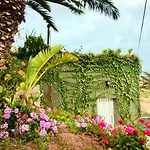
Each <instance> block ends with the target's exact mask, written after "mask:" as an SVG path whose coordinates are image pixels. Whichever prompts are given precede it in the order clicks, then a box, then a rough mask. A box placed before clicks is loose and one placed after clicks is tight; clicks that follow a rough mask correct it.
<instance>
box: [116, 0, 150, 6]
mask: <svg viewBox="0 0 150 150" xmlns="http://www.w3.org/2000/svg"><path fill="white" fill-rule="evenodd" d="M113 2H114V5H115V6H117V7H118V8H142V7H144V5H145V0H113ZM147 4H148V5H149V4H150V2H149V1H148V2H147Z"/></svg>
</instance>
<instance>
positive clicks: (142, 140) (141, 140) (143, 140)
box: [139, 139, 147, 145]
mask: <svg viewBox="0 0 150 150" xmlns="http://www.w3.org/2000/svg"><path fill="white" fill-rule="evenodd" d="M139 142H140V144H141V145H144V144H145V143H146V142H147V140H146V139H140V140H139Z"/></svg>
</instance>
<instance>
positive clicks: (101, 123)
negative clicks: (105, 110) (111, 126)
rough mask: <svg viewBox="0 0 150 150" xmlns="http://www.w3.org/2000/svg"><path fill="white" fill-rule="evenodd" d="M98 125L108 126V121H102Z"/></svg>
mask: <svg viewBox="0 0 150 150" xmlns="http://www.w3.org/2000/svg"><path fill="white" fill-rule="evenodd" d="M98 126H99V127H102V128H103V127H106V122H104V121H100V122H99V124H98Z"/></svg>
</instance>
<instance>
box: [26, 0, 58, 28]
mask: <svg viewBox="0 0 150 150" xmlns="http://www.w3.org/2000/svg"><path fill="white" fill-rule="evenodd" d="M26 4H27V5H28V6H30V7H31V8H32V9H33V10H35V11H36V12H38V13H39V14H40V15H41V16H42V17H43V19H44V20H45V21H46V22H47V23H48V24H49V25H50V26H51V27H52V28H53V29H54V30H55V31H58V29H57V28H56V26H55V24H54V22H53V18H52V17H51V16H50V15H49V12H48V11H46V10H43V8H42V7H41V5H40V4H38V3H37V2H34V1H31V0H29V1H27V2H26Z"/></svg>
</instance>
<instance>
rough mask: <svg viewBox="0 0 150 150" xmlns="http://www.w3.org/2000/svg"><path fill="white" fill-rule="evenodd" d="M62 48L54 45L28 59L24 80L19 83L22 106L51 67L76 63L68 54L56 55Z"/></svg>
mask: <svg viewBox="0 0 150 150" xmlns="http://www.w3.org/2000/svg"><path fill="white" fill-rule="evenodd" d="M62 48H63V46H62V45H55V46H53V47H51V48H50V49H47V50H43V51H40V52H39V53H38V54H37V55H36V56H35V57H34V58H32V57H30V59H29V64H28V68H27V72H26V80H25V82H23V83H21V85H20V87H19V88H18V90H20V89H21V90H23V91H24V104H25V105H26V104H27V103H28V102H31V101H29V98H30V96H31V92H32V90H33V88H34V87H35V86H36V84H37V82H38V81H39V80H40V78H41V77H42V76H43V75H44V74H45V73H46V72H47V70H49V69H50V68H52V67H55V66H57V65H60V64H62V63H67V62H71V61H77V60H78V59H77V57H75V56H73V55H72V54H69V53H61V54H57V53H58V52H59V51H60V50H61V49H62Z"/></svg>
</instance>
